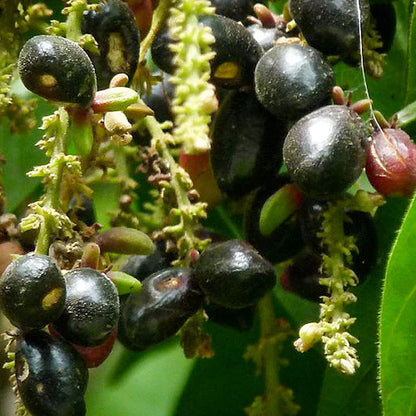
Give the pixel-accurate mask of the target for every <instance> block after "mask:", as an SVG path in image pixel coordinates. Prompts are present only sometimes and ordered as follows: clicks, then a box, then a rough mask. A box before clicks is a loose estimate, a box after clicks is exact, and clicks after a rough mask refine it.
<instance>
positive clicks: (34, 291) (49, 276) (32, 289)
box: [0, 254, 66, 331]
mask: <svg viewBox="0 0 416 416" xmlns="http://www.w3.org/2000/svg"><path fill="white" fill-rule="evenodd" d="M65 292H66V291H65V281H64V278H63V276H62V273H61V271H60V270H59V269H58V267H57V266H56V264H55V262H54V261H53V260H52V259H51V258H50V257H48V256H44V255H40V254H27V255H25V256H22V257H19V258H18V259H17V260H15V261H13V262H12V263H11V264H9V266H8V267H7V268H6V270H5V271H4V273H3V275H2V276H1V278H0V309H1V310H2V311H3V313H4V315H6V317H7V318H8V319H9V320H10V321H11V323H12V324H13V325H15V326H17V327H18V328H20V329H22V330H23V331H28V330H31V329H40V328H42V327H44V326H45V325H47V324H49V323H50V322H53V321H55V320H56V319H57V318H58V317H59V316H60V315H61V313H62V311H63V309H64V305H65Z"/></svg>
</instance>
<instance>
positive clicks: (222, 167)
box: [211, 91, 286, 198]
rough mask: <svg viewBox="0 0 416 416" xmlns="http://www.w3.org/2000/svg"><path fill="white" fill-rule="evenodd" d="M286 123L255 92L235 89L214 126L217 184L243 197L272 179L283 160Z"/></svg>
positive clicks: (228, 192) (234, 194) (213, 147)
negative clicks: (265, 107) (267, 107)
mask: <svg viewBox="0 0 416 416" xmlns="http://www.w3.org/2000/svg"><path fill="white" fill-rule="evenodd" d="M285 134H286V128H285V126H284V125H283V124H282V123H281V122H279V120H277V119H276V117H274V116H273V115H272V114H270V113H269V112H268V111H266V110H265V109H264V108H263V107H262V106H261V104H260V103H259V102H258V101H257V99H256V96H255V94H254V93H253V92H252V91H233V92H231V93H230V95H229V96H228V97H227V98H226V99H225V100H224V102H223V103H222V104H221V107H220V110H219V112H218V114H217V116H216V118H215V121H214V126H213V128H212V133H211V136H212V151H211V162H212V169H213V172H214V176H215V179H216V181H217V184H218V187H219V188H220V189H221V191H223V192H224V193H226V194H227V195H228V196H230V197H233V198H238V197H241V196H243V195H245V194H247V193H249V192H250V191H252V190H253V189H255V188H256V187H258V186H260V185H262V184H263V183H265V182H266V181H267V180H270V179H271V178H273V177H274V176H275V174H276V173H277V172H278V171H279V168H280V166H281V163H282V147H283V140H284V136H285Z"/></svg>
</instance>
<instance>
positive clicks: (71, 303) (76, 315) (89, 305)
mask: <svg viewBox="0 0 416 416" xmlns="http://www.w3.org/2000/svg"><path fill="white" fill-rule="evenodd" d="M65 284H66V292H67V296H66V302H65V309H64V311H63V313H62V315H61V316H60V318H59V319H58V320H57V321H56V322H55V323H54V327H55V329H56V330H57V331H58V332H59V333H60V334H61V335H62V336H63V337H64V338H65V339H67V340H68V341H70V342H73V343H74V344H78V345H83V346H96V345H99V344H102V343H103V342H104V341H105V340H106V339H107V338H108V336H109V335H110V333H111V331H113V329H114V327H115V326H116V325H117V322H118V317H119V300H118V294H117V290H116V288H115V286H114V284H113V283H112V282H111V280H110V279H109V278H108V277H107V276H106V275H105V274H103V273H100V272H98V271H96V270H93V269H90V268H80V269H74V270H71V271H69V272H68V273H67V274H66V275H65Z"/></svg>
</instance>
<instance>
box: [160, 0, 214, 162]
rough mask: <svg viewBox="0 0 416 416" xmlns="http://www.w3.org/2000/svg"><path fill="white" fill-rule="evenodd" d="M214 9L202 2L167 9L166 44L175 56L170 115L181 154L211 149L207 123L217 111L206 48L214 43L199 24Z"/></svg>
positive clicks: (210, 53) (182, 1)
mask: <svg viewBox="0 0 416 416" xmlns="http://www.w3.org/2000/svg"><path fill="white" fill-rule="evenodd" d="M213 12H214V9H213V8H212V7H210V2H209V1H206V0H179V1H177V3H176V7H174V8H172V9H171V16H170V18H169V20H168V26H169V33H170V36H171V37H172V39H173V43H172V44H171V45H170V48H171V50H172V51H173V52H174V53H175V56H174V61H173V62H174V65H175V68H176V69H175V73H174V75H173V76H172V78H171V82H172V83H173V84H175V86H176V88H175V98H174V100H173V102H172V112H173V113H174V115H175V128H174V130H173V139H174V142H175V143H176V144H182V145H183V148H184V151H185V153H187V154H197V153H203V152H206V151H208V150H209V149H210V148H211V143H210V139H209V123H210V121H211V114H212V113H213V112H215V111H216V110H217V108H218V100H217V97H216V95H215V87H214V86H213V85H212V84H210V83H209V82H208V81H209V79H210V77H211V70H210V63H209V61H210V60H211V59H213V58H214V56H215V53H214V52H213V51H212V50H211V48H210V46H211V45H212V44H213V43H214V42H215V38H214V36H213V35H212V31H211V29H210V28H208V27H205V26H203V25H200V24H199V23H198V19H199V17H200V16H203V15H207V14H212V13H213Z"/></svg>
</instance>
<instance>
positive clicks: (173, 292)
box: [118, 268, 203, 351]
mask: <svg viewBox="0 0 416 416" xmlns="http://www.w3.org/2000/svg"><path fill="white" fill-rule="evenodd" d="M202 299H203V296H202V294H201V292H200V290H199V287H198V285H197V284H196V282H195V280H194V277H193V275H192V272H191V270H190V269H181V268H169V269H165V270H162V271H160V272H156V273H154V274H152V275H151V276H149V277H147V278H146V279H145V280H144V281H143V287H142V291H141V292H139V293H136V294H134V295H129V296H128V297H127V299H126V300H125V301H123V302H122V308H121V314H120V322H119V335H118V338H119V340H120V341H121V343H122V344H123V345H124V346H125V347H126V348H128V349H130V350H134V351H141V350H144V349H146V348H148V347H150V346H152V345H154V344H157V343H159V342H162V341H164V340H165V339H167V338H169V337H171V336H172V335H174V334H175V333H176V332H177V331H178V330H179V329H180V328H181V327H182V325H183V324H184V323H185V321H186V320H187V319H188V318H190V317H191V316H192V315H193V314H194V313H195V312H196V311H197V310H198V309H199V308H200V307H201V306H202Z"/></svg>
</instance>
